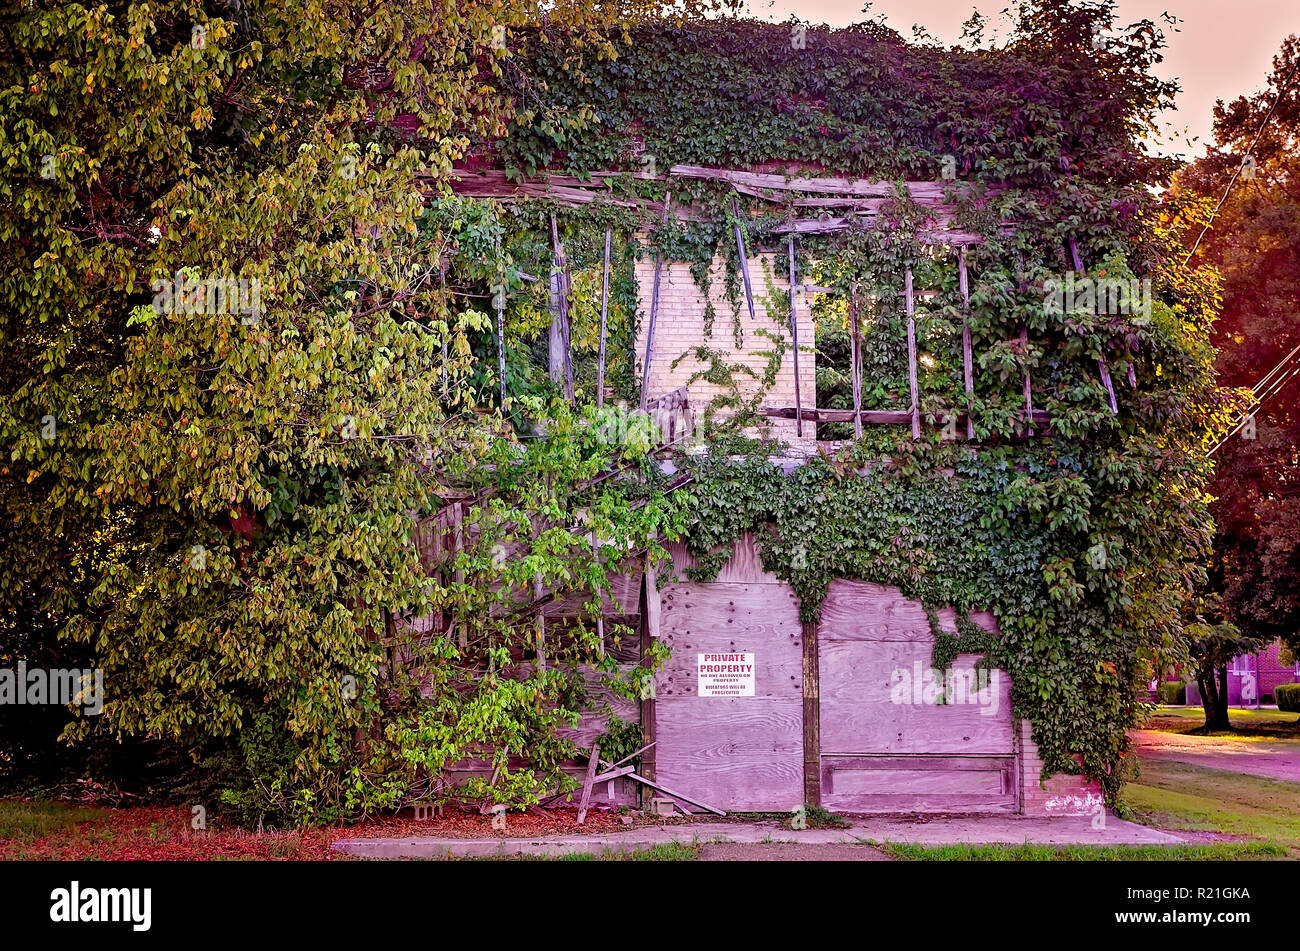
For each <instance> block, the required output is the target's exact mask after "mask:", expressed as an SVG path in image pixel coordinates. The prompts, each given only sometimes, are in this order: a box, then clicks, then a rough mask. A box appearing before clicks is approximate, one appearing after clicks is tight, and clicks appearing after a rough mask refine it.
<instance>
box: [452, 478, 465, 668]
mask: <svg viewBox="0 0 1300 951" xmlns="http://www.w3.org/2000/svg"><path fill="white" fill-rule="evenodd" d="M464 550H465V511H464V508H463V507H462V506H461V504H460V503H459V502H457V503H456V504H455V505H453V506H452V507H451V551H452V557H453V558H455V559H459V557H460V554H461V552H463V551H464ZM451 577H452V581H453V582H455V583H456V584H464V583H465V570H464V569H463V568H461V567H459V566H457V567H456V568H454V569H453V570H452V576H451ZM456 643H457V644H458V645H459V647H460V649H461V650H462V651H463V650H465V649H466V648H467V647H469V632H468V631H467V630H466V629H465V623H464V622H463V621H461V622H458V623H457V624H456Z"/></svg>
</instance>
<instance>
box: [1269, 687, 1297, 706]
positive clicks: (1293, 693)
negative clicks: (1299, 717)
mask: <svg viewBox="0 0 1300 951" xmlns="http://www.w3.org/2000/svg"><path fill="white" fill-rule="evenodd" d="M1273 699H1274V700H1276V701H1277V708H1278V709H1279V710H1289V711H1290V712H1291V713H1300V684H1278V685H1277V686H1276V687H1274V688H1273Z"/></svg>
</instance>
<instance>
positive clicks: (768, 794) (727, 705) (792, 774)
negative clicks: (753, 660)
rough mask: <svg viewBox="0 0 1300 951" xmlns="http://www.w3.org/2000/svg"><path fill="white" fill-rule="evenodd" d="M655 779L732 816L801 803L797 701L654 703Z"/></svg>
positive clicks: (752, 699)
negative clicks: (657, 751)
mask: <svg viewBox="0 0 1300 951" xmlns="http://www.w3.org/2000/svg"><path fill="white" fill-rule="evenodd" d="M659 744H660V755H659V760H658V767H659V779H660V780H661V781H662V782H663V783H664V784H665V785H667V786H669V787H673V788H676V789H681V790H684V791H687V792H688V794H690V795H693V796H697V797H699V798H700V799H701V800H704V801H705V802H709V803H712V804H714V805H715V806H718V807H719V808H725V809H729V810H732V811H735V810H741V811H746V810H770V809H773V808H777V809H793V808H795V807H796V806H798V805H799V804H800V803H801V802H802V801H803V795H804V790H803V785H804V777H803V700H802V699H801V698H800V697H793V698H791V699H788V700H770V699H763V698H758V697H741V698H735V699H709V698H689V699H681V700H670V701H665V702H663V703H661V704H660V710H659Z"/></svg>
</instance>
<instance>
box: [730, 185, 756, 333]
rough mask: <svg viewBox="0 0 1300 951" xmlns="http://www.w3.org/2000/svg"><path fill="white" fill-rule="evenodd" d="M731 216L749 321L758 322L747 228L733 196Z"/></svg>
mask: <svg viewBox="0 0 1300 951" xmlns="http://www.w3.org/2000/svg"><path fill="white" fill-rule="evenodd" d="M731 217H732V218H734V219H735V221H736V255H737V257H738V258H739V262H740V277H741V280H742V281H743V282H744V284H745V303H746V304H747V305H748V306H749V322H750V324H751V325H752V324H756V323H757V322H758V318H757V317H755V316H754V285H753V284H751V283H750V280H749V253H748V251H746V249H745V229H744V228H742V227H741V225H740V206H739V203H738V202H737V201H736V199H735V197H734V196H733V197H732V199H731Z"/></svg>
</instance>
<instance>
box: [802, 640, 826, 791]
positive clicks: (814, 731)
mask: <svg viewBox="0 0 1300 951" xmlns="http://www.w3.org/2000/svg"><path fill="white" fill-rule="evenodd" d="M818 640H819V639H818V637H817V623H816V622H815V621H809V622H804V624H803V801H804V803H806V804H807V805H810V806H820V805H821V802H822V796H821V787H822V771H821V692H820V690H819V680H820V677H819V660H818Z"/></svg>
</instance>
